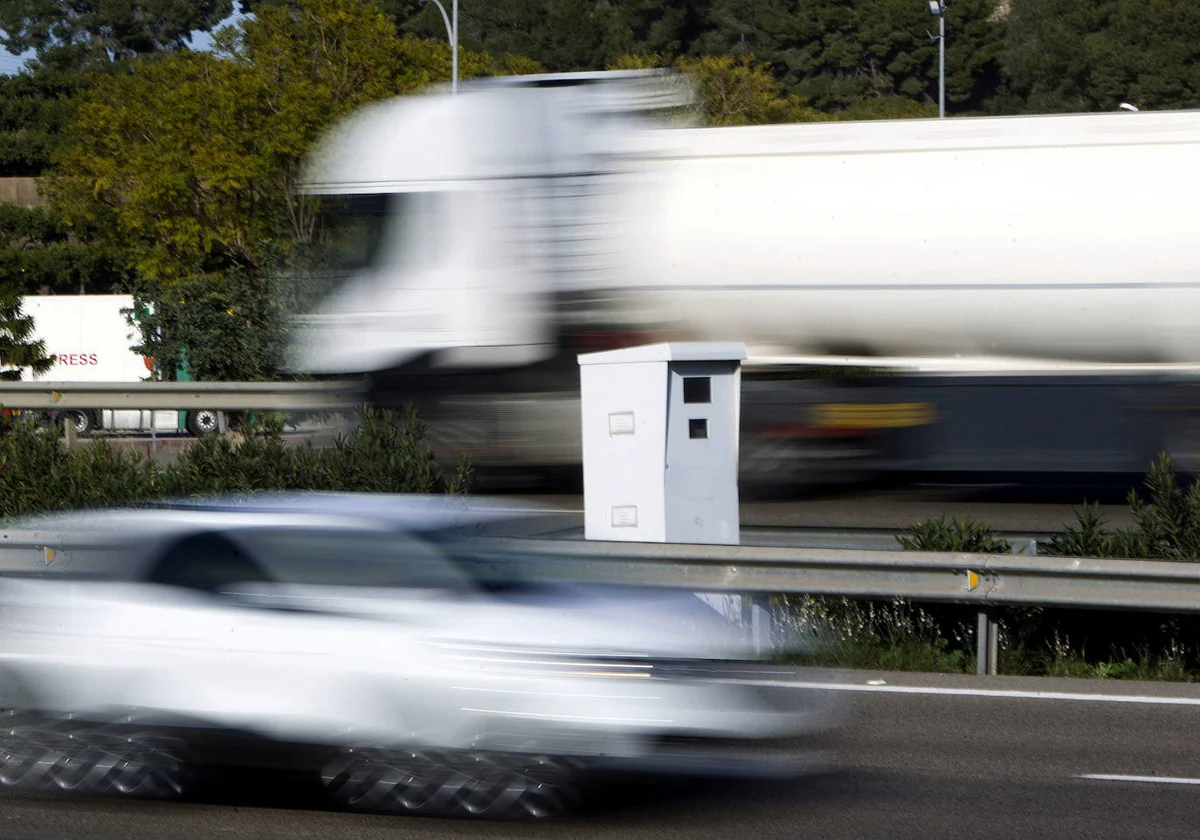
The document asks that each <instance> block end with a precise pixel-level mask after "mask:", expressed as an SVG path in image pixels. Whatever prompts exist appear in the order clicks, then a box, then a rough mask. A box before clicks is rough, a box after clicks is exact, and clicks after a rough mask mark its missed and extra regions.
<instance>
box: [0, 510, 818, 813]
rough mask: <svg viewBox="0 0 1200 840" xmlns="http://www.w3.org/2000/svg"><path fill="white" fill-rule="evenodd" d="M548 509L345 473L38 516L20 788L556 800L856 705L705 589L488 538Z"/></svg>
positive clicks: (8, 625) (17, 575)
mask: <svg viewBox="0 0 1200 840" xmlns="http://www.w3.org/2000/svg"><path fill="white" fill-rule="evenodd" d="M540 515H541V512H539V511H536V510H529V511H523V510H522V509H520V508H519V507H514V506H513V505H511V504H505V505H497V504H493V503H491V502H489V501H487V500H470V501H468V500H463V499H454V498H443V499H428V498H415V497H381V496H370V497H360V496H353V495H336V494H335V495H321V496H315V495H301V496H288V495H284V496H278V497H271V496H268V497H262V498H257V499H251V500H245V499H243V500H214V501H212V502H208V503H178V504H167V505H163V506H158V507H156V508H147V509H134V510H124V511H102V512H94V513H78V514H63V515H57V516H54V517H50V518H47V519H42V520H38V521H31V522H28V523H23V524H21V526H20V527H18V528H17V529H15V530H10V531H9V532H8V534H7V535H6V536H7V539H6V541H5V544H4V548H3V549H0V571H2V572H3V575H2V576H0V671H2V673H0V687H2V689H3V691H4V692H5V693H6V696H5V697H4V698H3V699H4V703H3V705H4V707H5V708H8V709H9V710H10V711H9V712H7V718H6V721H5V722H4V725H3V726H2V727H0V740H2V741H3V743H2V744H0V747H2V749H0V785H5V786H10V787H22V788H33V789H44V790H59V789H61V790H70V791H75V792H83V793H103V794H116V795H139V796H159V797H175V796H179V795H182V794H185V793H187V792H188V791H189V790H191V789H192V788H193V787H194V785H195V784H196V780H197V779H198V778H202V777H204V776H206V775H207V774H212V773H215V772H218V770H219V768H230V767H233V768H239V767H240V768H256V769H266V770H299V771H303V772H306V773H309V774H311V775H312V776H314V777H319V778H320V779H321V780H322V783H323V784H324V786H325V790H326V792H327V794H328V795H329V796H330V797H331V798H332V799H333V801H334V802H335V803H337V804H340V805H342V806H346V807H353V808H362V809H368V810H381V811H385V812H395V813H438V814H441V813H467V814H473V815H484V816H520V817H544V816H550V815H552V814H555V813H560V812H562V811H563V810H566V809H568V808H570V807H571V806H572V804H573V803H575V802H576V801H577V799H578V791H579V790H580V789H581V786H582V785H583V784H584V783H585V781H586V780H587V779H588V778H589V777H591V776H592V775H594V774H595V773H596V772H599V771H604V772H605V773H622V772H637V773H639V774H643V773H651V774H653V773H659V774H667V775H696V774H701V775H718V776H732V777H738V776H759V775H762V774H767V775H779V774H784V775H787V774H789V773H794V772H802V768H806V767H807V763H808V761H807V760H808V753H809V752H810V750H809V745H808V741H809V739H810V738H812V737H814V736H816V735H819V734H821V733H824V732H827V731H829V730H831V729H832V728H834V727H836V725H837V722H838V720H839V719H840V710H839V706H840V704H839V703H836V702H830V700H829V698H828V695H822V694H820V693H817V692H809V691H795V690H791V689H788V690H780V689H778V688H775V687H772V686H771V685H769V682H768V680H767V679H766V678H767V677H769V676H773V675H774V674H773V672H772V673H768V674H764V675H763V678H760V677H759V676H757V674H758V671H759V669H760V668H761V667H762V664H763V663H762V662H761V661H759V658H758V657H757V656H756V654H755V645H754V643H753V640H752V639H751V638H749V633H748V632H747V631H746V630H744V629H743V628H741V627H740V626H738V625H735V624H733V623H731V622H730V621H729V620H727V619H726V618H724V617H723V616H722V615H721V614H720V613H718V612H717V611H715V610H713V609H712V608H710V607H709V606H708V605H706V604H705V603H704V602H703V601H701V600H700V599H699V598H697V597H696V596H695V595H693V594H691V593H687V592H673V591H662V590H649V589H639V588H633V587H613V586H599V585H595V586H593V585H570V586H567V585H561V584H555V583H551V582H549V581H546V580H542V579H539V577H538V575H537V572H536V567H535V566H533V565H531V564H529V563H527V562H524V561H523V559H522V557H521V556H520V555H519V552H514V551H512V550H510V551H509V553H508V554H507V555H502V554H500V553H499V551H498V549H497V548H496V546H497V545H499V543H497V542H494V541H493V542H491V543H489V538H490V537H491V536H493V535H498V536H504V535H506V534H507V535H510V536H511V534H512V533H513V532H514V531H515V532H518V533H519V532H520V531H521V530H522V529H525V528H528V527H530V526H529V524H528V522H527V521H526V520H528V519H529V518H530V517H531V516H540ZM22 534H25V535H26V536H25V537H22ZM47 535H51V537H50V539H51V542H52V544H49V545H48V544H46V540H47ZM516 542H517V543H519V541H516ZM489 546H490V547H489ZM730 672H734V673H737V674H738V675H739V677H740V681H739V682H738V683H737V684H734V683H731V682H729V681H728V680H727V679H724V678H723V677H725V676H728V674H729V673H730ZM483 698H486V702H480V700H481V699H483Z"/></svg>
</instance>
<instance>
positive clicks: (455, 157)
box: [295, 74, 1200, 472]
mask: <svg viewBox="0 0 1200 840" xmlns="http://www.w3.org/2000/svg"><path fill="white" fill-rule="evenodd" d="M648 79H650V77H637V76H629V75H618V76H607V75H605V74H596V75H594V76H588V77H571V78H566V79H564V78H563V77H554V78H549V79H547V78H540V77H535V78H532V79H529V78H526V79H515V80H499V81H492V82H489V83H486V84H480V85H477V86H476V87H475V88H474V89H473V90H465V91H464V92H462V93H460V94H459V95H458V96H453V97H451V96H442V95H429V96H420V97H409V98H406V99H403V100H396V101H391V102H386V103H382V104H380V105H377V106H374V107H372V108H370V109H368V110H367V111H365V112H363V113H361V114H359V115H356V116H355V117H352V118H351V119H350V120H349V121H347V122H346V123H344V124H343V125H342V126H340V127H339V128H338V129H337V130H336V131H335V132H333V133H332V134H331V136H330V137H329V138H328V139H327V141H326V142H325V143H324V144H323V145H322V147H321V148H319V149H318V151H317V153H316V154H315V155H314V158H313V162H312V168H311V169H310V174H309V178H308V181H309V183H308V186H307V188H308V190H309V191H310V192H312V193H315V194H318V195H323V196H326V197H328V198H331V199H333V200H332V201H331V202H330V204H331V206H337V207H340V208H342V211H343V212H342V215H341V216H340V217H339V218H340V219H341V220H342V222H344V223H346V227H348V228H350V229H352V230H354V229H357V231H358V232H359V234H360V235H362V234H363V233H364V232H365V234H366V235H365V236H362V237H361V238H360V240H359V242H361V243H364V247H363V248H361V249H360V250H359V251H358V252H357V253H356V254H353V255H352V258H351V259H350V260H349V261H348V262H347V264H346V270H345V271H344V272H343V273H342V274H341V278H342V279H341V280H340V282H339V283H338V285H337V286H336V287H335V288H334V289H333V290H332V291H331V293H330V294H329V295H328V296H327V297H326V298H325V299H324V300H323V301H322V303H321V304H320V305H319V306H318V307H316V308H315V311H314V312H313V313H312V314H311V316H310V317H308V318H306V319H304V320H303V321H302V322H301V329H300V331H299V338H298V341H297V343H296V351H297V352H296V355H295V361H296V365H297V367H299V368H301V369H303V370H306V371H310V372H315V373H338V374H344V373H356V372H361V373H368V374H371V376H372V378H373V381H374V383H375V385H376V393H377V396H378V399H379V401H381V402H397V401H407V400H415V401H416V402H417V403H418V404H419V405H423V406H424V407H425V409H426V416H427V419H428V420H429V422H430V424H431V427H432V429H433V432H434V435H435V439H438V436H439V435H441V436H443V437H442V438H441V440H442V442H443V444H444V445H445V446H447V447H448V448H450V449H456V450H459V451H464V450H465V451H468V452H469V453H470V454H472V455H473V456H474V457H475V458H476V460H477V462H478V463H481V464H488V463H513V464H517V463H531V464H534V463H536V464H540V465H553V464H564V465H567V464H578V461H579V440H578V425H579V424H578V402H577V389H578V372H577V368H576V363H575V355H576V354H577V353H578V352H580V351H583V350H588V349H600V348H608V347H612V346H628V345H631V344H636V343H645V342H650V341H658V340H696V341H710V340H711V341H730V340H731V341H741V342H745V343H746V344H747V345H748V349H749V352H750V356H751V368H752V369H753V368H754V367H756V366H758V365H761V366H762V367H763V369H765V370H778V369H780V368H781V367H786V366H787V365H789V364H800V365H814V364H821V363H822V362H823V361H828V363H830V364H836V363H839V362H838V360H839V359H840V358H842V357H846V356H853V357H855V359H857V360H859V362H857V363H860V364H863V365H865V366H867V367H879V366H886V365H887V364H889V363H891V362H895V361H897V360H904V359H911V358H912V357H921V358H922V359H925V360H926V361H928V360H930V359H932V360H935V362H936V361H937V360H943V361H946V362H948V363H951V364H950V367H953V365H961V364H969V365H973V366H975V367H976V368H977V369H978V370H979V371H983V372H985V373H987V374H988V375H991V376H994V375H995V374H1002V373H1004V372H1005V371H1012V372H1013V373H1014V374H1015V373H1017V372H1021V373H1024V372H1026V371H1027V369H1028V368H1030V367H1031V366H1045V365H1047V364H1051V365H1053V364H1058V363H1065V364H1076V365H1078V364H1081V363H1090V364H1093V365H1097V366H1098V369H1099V370H1101V371H1103V372H1104V373H1105V374H1106V375H1110V374H1114V373H1121V374H1127V373H1128V371H1129V367H1128V366H1130V365H1146V366H1151V367H1152V368H1154V369H1156V370H1158V371H1160V372H1162V371H1165V372H1166V373H1167V375H1168V377H1171V376H1173V374H1174V373H1176V372H1177V366H1178V365H1187V364H1191V363H1196V362H1200V329H1197V325H1196V321H1195V317H1194V313H1195V312H1196V311H1197V304H1198V303H1200V250H1198V249H1196V248H1195V246H1194V244H1193V241H1194V239H1193V237H1194V232H1195V231H1196V230H1198V229H1200V224H1197V223H1198V222H1200V208H1198V207H1197V205H1196V204H1195V202H1194V200H1193V197H1194V196H1195V195H1197V194H1200V113H1193V112H1174V113H1146V112H1142V113H1138V114H1125V113H1121V114H1099V115H1078V116H1074V115H1073V116H1051V117H1019V118H966V119H955V120H906V121H886V122H884V121H881V122H861V123H848V122H838V123H816V124H800V125H788V126H763V127H738V128H666V127H661V126H659V125H656V124H653V123H651V122H649V121H647V120H640V119H639V115H638V113H637V112H638V110H639V109H641V110H647V109H649V108H650V107H652V106H655V105H660V104H662V102H661V97H660V98H659V99H654V97H653V96H648V95H647V94H646V93H645V90H646V89H647V88H646V82H647V80H648ZM639 85H641V87H639ZM639 97H640V98H639ZM647 103H649V104H647ZM337 241H340V240H337V239H336V238H335V242H337ZM925 366H926V367H930V365H928V364H926V365H925ZM902 367H903V366H902ZM920 367H921V366H920V365H917V366H915V367H914V369H920ZM932 368H933V369H934V370H938V367H937V364H936V363H935V364H933V365H932ZM947 370H949V368H947ZM947 370H938V377H937V378H935V379H933V380H930V379H928V378H924V379H921V380H920V381H919V382H914V381H913V380H912V379H911V378H905V379H884V380H876V379H867V380H865V381H866V382H867V383H868V384H870V385H871V386H873V387H869V388H855V389H851V390H846V389H845V388H843V387H842V386H839V385H835V384H832V383H829V382H814V381H812V380H807V381H806V380H794V379H793V380H791V381H789V382H788V384H787V385H786V386H784V385H780V384H778V383H772V384H768V385H762V386H761V388H760V386H759V385H756V384H755V382H754V378H753V375H751V376H750V377H748V381H747V387H746V391H745V397H744V399H745V411H744V412H743V418H744V424H745V426H746V431H747V433H748V434H749V435H750V437H751V438H753V440H750V441H747V442H748V444H750V445H748V446H747V448H746V454H747V456H748V457H747V458H746V460H747V462H748V463H747V466H751V465H752V464H753V463H754V462H755V460H756V455H755V453H756V452H760V454H762V453H765V454H764V455H763V457H762V460H763V461H765V462H769V463H779V462H782V461H787V460H789V458H790V459H791V462H792V463H804V456H803V455H800V454H798V453H800V452H807V453H812V452H814V451H818V450H814V449H813V448H812V447H811V446H808V447H798V448H796V447H793V449H792V454H791V455H790V456H788V457H787V458H782V459H781V458H780V455H781V453H782V450H780V449H777V448H772V447H768V448H767V449H765V450H756V447H755V445H754V444H755V443H762V439H763V435H764V434H766V433H767V432H768V430H772V429H773V430H778V429H781V428H784V429H788V430H790V431H788V432H786V433H785V434H784V435H783V437H784V438H787V439H788V441H789V443H794V442H795V441H797V440H806V441H808V442H809V443H812V442H813V441H816V440H821V441H823V442H825V443H826V444H827V445H828V442H829V441H833V445H832V446H830V447H829V449H828V450H820V452H825V453H826V454H830V453H832V454H834V455H836V456H837V457H839V458H841V457H862V456H864V455H865V456H868V457H867V458H866V462H867V463H870V461H871V458H872V457H875V458H877V459H878V457H880V456H881V452H882V450H881V449H880V447H879V446H877V445H875V444H874V443H873V440H872V434H873V433H877V432H879V431H881V430H884V431H885V434H886V433H887V432H886V430H889V429H894V428H896V427H900V428H902V429H903V428H905V427H909V428H912V427H922V426H931V427H933V428H932V431H933V432H934V433H935V434H937V433H938V432H939V429H938V423H939V422H944V421H939V419H938V418H939V412H938V399H937V398H936V396H935V397H930V394H934V395H936V394H937V393H938V390H937V389H939V388H942V389H945V388H953V387H954V386H955V384H956V382H958V381H959V380H958V379H957V378H956V376H954V375H948V374H947ZM749 372H750V373H751V374H752V373H753V370H751V371H749ZM1043 373H1044V371H1043ZM987 381H988V382H991V383H993V384H995V383H998V382H1000V380H997V379H994V378H993V379H988V380H987ZM1038 381H1039V382H1041V383H1042V384H1044V383H1045V382H1046V381H1047V380H1045V379H1044V378H1042V379H1040V380H1038ZM1073 381H1074V380H1073ZM1121 381H1122V382H1124V383H1126V384H1128V383H1129V382H1130V381H1133V380H1130V379H1129V378H1128V376H1127V375H1126V378H1124V379H1122V380H1121ZM1136 381H1138V382H1141V381H1143V380H1140V379H1139V380H1136ZM1064 382H1065V380H1064ZM1176 386H1180V387H1188V383H1187V382H1183V383H1182V384H1181V382H1180V380H1178V379H1177V378H1170V382H1169V383H1166V384H1164V382H1163V380H1162V377H1159V378H1158V379H1156V380H1155V384H1154V385H1153V388H1154V389H1156V390H1154V391H1153V395H1154V399H1158V394H1159V393H1160V389H1161V388H1163V387H1170V388H1176ZM914 387H915V388H916V391H913V390H912V389H913V388H914ZM1072 387H1073V386H1072ZM1147 387H1150V386H1147ZM918 391H919V392H920V394H921V399H919V400H915V401H914V400H913V399H910V395H911V394H913V393H917V392H918ZM976 393H982V392H976ZM1140 393H1141V394H1147V393H1150V392H1146V391H1142V392H1140ZM1189 394H1190V391H1188V392H1184V396H1182V397H1180V396H1179V394H1178V392H1177V391H1173V392H1172V399H1176V400H1182V402H1183V403H1184V404H1186V403H1187V402H1188V400H1189V399H1190V396H1189ZM1139 399H1140V398H1139ZM758 400H762V405H763V408H762V410H761V412H759V411H758V410H756V401H758ZM1151 401H1153V400H1151ZM1160 401H1161V400H1160ZM855 404H860V405H862V406H865V407H866V411H865V412H864V411H858V412H857V413H856V412H855V411H849V412H847V411H846V410H845V408H846V407H847V406H853V405H855ZM839 410H840V411H841V414H838V411H839ZM831 411H832V412H833V414H831ZM967 412H968V413H969V409H967ZM955 414H956V416H958V415H960V414H961V412H955ZM835 415H836V416H835ZM1179 416H1180V415H1179V413H1178V412H1176V413H1174V414H1172V415H1171V417H1173V418H1178V417H1179ZM831 417H833V419H831ZM856 418H857V420H856ZM1084 419H1085V420H1086V418H1084ZM1155 422H1158V421H1155ZM1171 422H1175V421H1174V420H1172V421H1171ZM1155 428H1156V429H1157V428H1158V427H1157V426H1156V427H1155ZM926 431H930V430H929V429H927V430H926ZM773 434H774V433H771V434H768V435H767V437H771V436H772V435H773ZM1157 434H1158V431H1155V432H1154V434H1153V435H1151V437H1154V436H1155V435H1157ZM775 437H776V441H775V442H778V438H779V436H778V435H776V436H775ZM1035 437H1036V435H1035ZM1141 437H1145V436H1144V435H1142V436H1140V437H1139V439H1141ZM898 439H901V440H903V439H904V438H903V436H901V437H900V438H898ZM895 445H896V444H895V443H893V444H891V446H892V447H893V451H892V454H891V455H889V456H888V458H890V459H891V461H890V463H899V462H900V461H905V460H906V459H905V458H904V457H900V458H898V459H897V458H896V455H895V451H894V447H895ZM1039 445H1040V444H1039V443H1038V441H1037V440H1035V439H1030V440H1026V441H1022V442H1020V443H1019V444H1018V446H1019V448H1020V449H1021V450H1022V451H1025V452H1028V451H1030V450H1031V449H1037V448H1038V446H1039ZM1113 445H1116V446H1118V447H1120V446H1123V445H1124V444H1120V443H1118V444H1112V443H1111V442H1110V443H1109V444H1106V446H1109V448H1110V449H1111V448H1112V446H1113ZM970 448H973V450H975V451H980V450H982V449H986V448H987V442H986V441H975V442H973V443H971V444H970ZM1136 449H1137V451H1136V452H1133V451H1131V452H1130V453H1129V455H1130V457H1131V458H1132V459H1133V461H1134V462H1137V463H1144V459H1143V455H1144V452H1143V451H1142V450H1143V449H1144V445H1143V444H1142V443H1139V444H1137V446H1136ZM902 454H903V453H902ZM1086 458H1087V455H1086V453H1083V454H1081V453H1073V454H1072V455H1071V458H1070V459H1068V460H1071V462H1072V463H1074V464H1075V465H1076V466H1078V464H1079V463H1080V460H1081V459H1083V460H1086ZM797 459H798V460H797ZM917 460H920V459H917ZM976 460H977V461H979V462H980V463H983V462H986V461H987V458H982V459H976ZM880 463H883V462H882V461H878V460H877V461H876V464H877V465H878V464H880ZM907 464H908V466H909V467H911V466H913V459H912V458H908V459H907ZM918 466H919V465H918ZM1052 469H1053V467H1052ZM916 471H917V472H920V469H917V470H916Z"/></svg>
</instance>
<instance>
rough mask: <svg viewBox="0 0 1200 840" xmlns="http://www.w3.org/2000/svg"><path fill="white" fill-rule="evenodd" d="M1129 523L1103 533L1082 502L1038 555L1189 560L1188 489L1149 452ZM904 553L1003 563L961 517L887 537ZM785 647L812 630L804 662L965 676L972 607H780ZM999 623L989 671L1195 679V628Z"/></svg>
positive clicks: (1043, 613)
mask: <svg viewBox="0 0 1200 840" xmlns="http://www.w3.org/2000/svg"><path fill="white" fill-rule="evenodd" d="M1128 500H1129V506H1130V510H1131V512H1132V514H1133V519H1134V524H1133V525H1132V526H1131V527H1128V528H1116V529H1112V530H1110V529H1108V528H1106V527H1105V522H1104V518H1103V516H1102V515H1101V513H1100V508H1099V506H1098V505H1095V504H1090V503H1087V502H1085V503H1084V505H1083V507H1082V509H1081V510H1079V511H1078V512H1077V515H1076V520H1077V521H1076V523H1075V524H1074V525H1071V526H1068V527H1067V528H1065V529H1064V530H1063V532H1062V533H1060V534H1056V535H1055V536H1054V537H1053V538H1052V539H1051V540H1050V541H1049V542H1048V543H1047V544H1045V545H1042V546H1040V547H1039V550H1040V551H1041V552H1042V553H1044V554H1050V555H1055V556H1062V557H1094V558H1133V559H1145V560H1174V561H1180V562H1195V561H1197V560H1200V483H1192V484H1190V485H1189V486H1186V487H1185V486H1184V485H1183V483H1182V482H1181V481H1180V479H1179V478H1178V476H1177V475H1176V474H1175V472H1174V469H1173V467H1172V463H1171V459H1170V458H1169V457H1168V456H1167V455H1166V454H1160V455H1159V456H1158V457H1157V458H1156V459H1155V460H1154V462H1153V463H1152V464H1151V465H1150V468H1149V470H1148V472H1147V474H1146V479H1145V482H1144V490H1143V492H1142V493H1138V492H1137V491H1132V492H1130V494H1129V497H1128ZM897 540H898V541H899V543H900V545H901V547H902V548H903V549H904V550H907V551H951V552H963V553H972V554H996V553H1008V552H1010V551H1011V550H1012V546H1011V544H1010V543H1009V542H1008V541H1007V540H1004V539H1003V538H1002V537H1001V536H1000V535H999V534H997V533H996V531H995V530H994V529H992V528H991V527H990V526H989V525H987V524H986V523H980V522H975V521H973V520H970V519H953V520H951V521H949V522H948V521H947V520H946V519H945V518H944V517H943V518H941V519H931V520H926V521H924V522H919V523H917V524H916V525H914V526H912V527H910V528H908V529H906V530H905V531H904V532H903V533H901V534H899V535H897ZM785 600H787V602H788V609H786V610H784V611H782V613H781V614H782V619H781V622H782V624H781V626H780V627H778V628H777V630H778V631H779V632H781V633H782V634H784V636H785V637H786V636H787V635H789V634H794V633H796V632H800V631H803V632H815V628H818V627H819V628H821V630H822V634H823V637H824V638H825V640H826V644H825V646H824V648H823V649H822V650H821V651H820V652H819V654H818V655H817V656H816V657H815V658H811V661H812V662H814V663H815V664H822V665H831V666H837V667H847V668H864V669H885V670H888V669H894V670H914V671H943V672H968V673H969V672H973V671H974V670H975V650H974V645H975V638H974V627H973V624H972V619H973V614H972V608H970V607H965V606H960V605H945V604H936V605H918V604H911V603H906V602H904V601H894V602H888V603H871V602H854V601H848V600H846V599H832V598H791V599H785ZM995 615H996V617H997V619H998V620H999V622H1000V670H1001V673H1006V674H1027V675H1041V676H1067V677H1097V678H1106V679H1162V680H1176V681H1192V680H1195V679H1197V678H1200V618H1196V617H1192V616H1177V615H1156V614H1148V613H1136V612H1129V613H1112V612H1107V611H1099V610H1067V609H1052V608H1006V609H1002V610H997V611H996V612H995Z"/></svg>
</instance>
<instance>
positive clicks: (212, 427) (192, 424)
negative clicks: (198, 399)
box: [186, 408, 221, 437]
mask: <svg viewBox="0 0 1200 840" xmlns="http://www.w3.org/2000/svg"><path fill="white" fill-rule="evenodd" d="M186 424H187V430H188V432H189V433H190V434H192V435H193V436H195V437H204V436H205V435H211V434H216V433H217V432H219V431H220V430H221V416H220V415H219V414H218V413H217V412H215V411H213V410H211V409H207V408H204V409H201V410H199V411H189V412H188V413H187V421H186Z"/></svg>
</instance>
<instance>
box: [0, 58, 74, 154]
mask: <svg viewBox="0 0 1200 840" xmlns="http://www.w3.org/2000/svg"><path fill="white" fill-rule="evenodd" d="M82 83H83V77H82V76H81V75H79V74H77V73H59V72H51V71H39V72H36V73H31V72H28V71H26V72H22V73H18V74H17V75H15V76H0V177H31V176H36V175H40V174H42V171H43V170H44V169H45V168H46V167H47V166H48V165H49V162H50V155H51V153H52V152H53V150H54V149H55V148H56V147H57V145H58V143H59V141H60V138H61V136H62V133H63V131H64V129H65V128H66V125H67V123H68V122H70V119H71V107H70V102H69V100H70V98H71V96H73V95H74V94H75V93H76V92H77V91H78V90H79V88H80V87H81V86H82Z"/></svg>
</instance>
